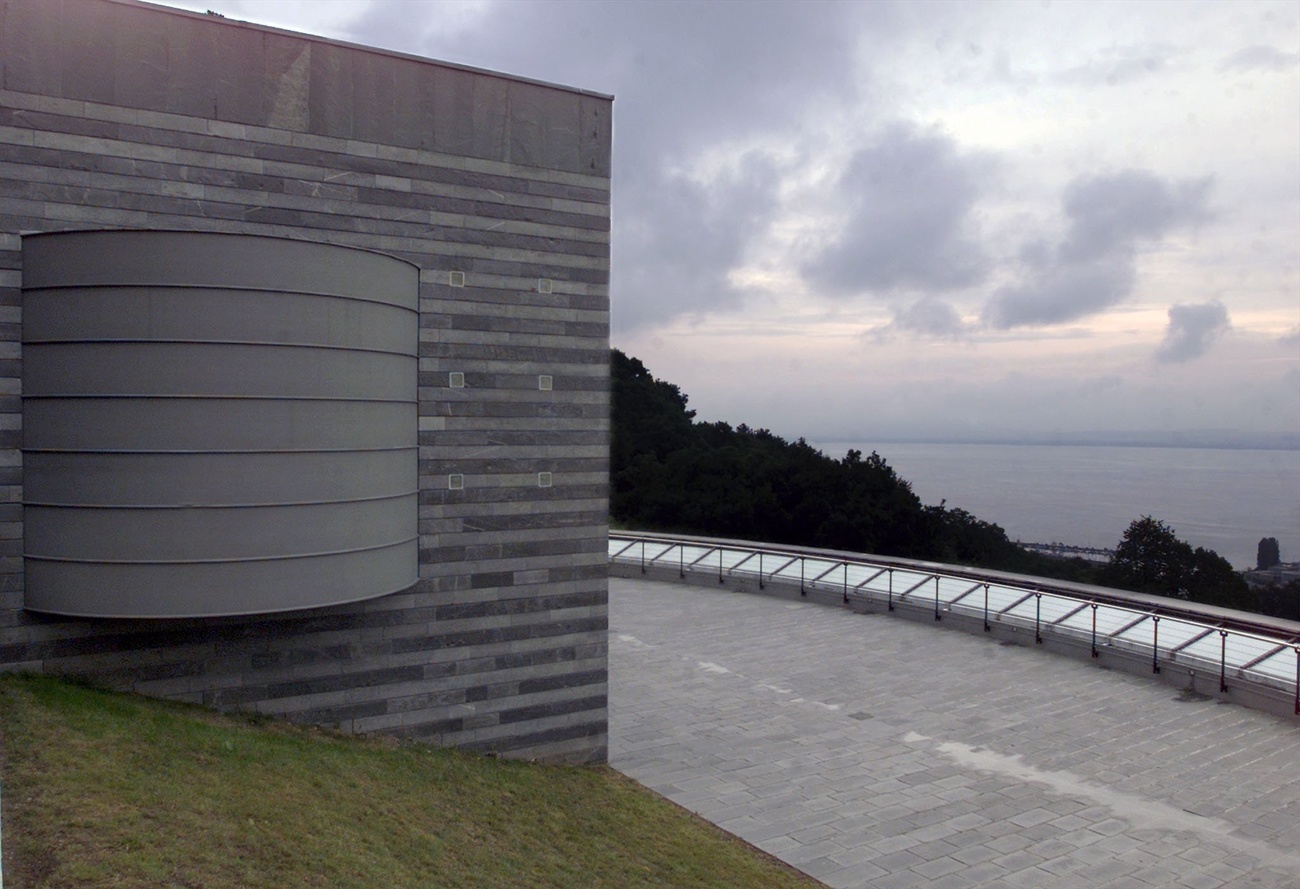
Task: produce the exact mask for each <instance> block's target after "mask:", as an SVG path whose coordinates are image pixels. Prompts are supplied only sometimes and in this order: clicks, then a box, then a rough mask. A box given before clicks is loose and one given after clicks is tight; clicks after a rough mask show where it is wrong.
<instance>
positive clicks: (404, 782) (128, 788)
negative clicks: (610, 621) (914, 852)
mask: <svg viewBox="0 0 1300 889" xmlns="http://www.w3.org/2000/svg"><path fill="white" fill-rule="evenodd" d="M0 751H2V752H3V760H2V762H0V767H2V769H3V773H2V774H0V779H2V783H3V814H4V829H3V836H4V878H5V885H6V886H7V887H14V889H54V887H59V889H62V887H69V889H71V887H79V889H80V887H87V886H114V887H131V889H134V887H140V889H144V887H150V889H153V887H159V886H169V887H170V886H175V887H204V889H236V887H239V889H246V887H268V889H271V887H274V889H294V887H321V886H329V887H356V889H372V887H385V889H400V887H411V889H415V887H420V889H427V887H431V886H437V887H443V889H454V887H464V889H484V887H530V889H531V887H556V889H572V887H578V886H581V887H609V889H622V887H632V889H636V887H643V889H644V887H700V889H728V887H734V886H771V887H779V889H795V887H804V889H809V887H814V886H820V885H821V884H820V883H817V882H816V881H814V880H812V879H811V878H809V877H807V876H805V875H803V874H801V873H798V872H797V871H794V870H793V869H791V868H789V867H787V866H786V865H784V864H782V863H781V862H779V861H777V860H776V859H774V858H771V857H769V856H767V855H765V854H763V853H761V852H758V851H757V850H755V849H753V848H752V847H750V846H748V845H746V844H744V843H742V842H740V841H739V840H737V839H735V838H734V837H731V836H730V835H728V834H726V833H724V832H723V831H722V830H720V829H718V828H716V827H714V826H713V825H710V824H707V823H705V822H703V821H701V820H700V819H698V818H695V817H694V816H692V815H691V814H690V813H688V812H686V811H685V810H683V809H680V808H678V807H677V806H674V805H673V804H672V803H669V802H668V801H666V800H664V799H663V798H661V797H659V796H656V795H655V794H652V793H650V792H649V791H647V790H645V789H644V788H642V787H640V786H639V785H637V784H635V783H634V782H632V781H631V780H629V779H627V778H625V777H623V776H622V775H620V774H618V773H617V772H615V771H613V770H611V769H608V768H581V767H559V766H543V765H536V764H530V763H522V762H505V761H500V760H495V759H489V758H487V757H483V756H474V755H468V754H462V753H457V752H455V751H451V750H440V749H435V748H430V747H424V746H416V745H410V746H398V745H396V744H395V743H391V742H389V743H385V742H384V741H381V740H368V739H364V738H356V737H344V736H340V735H336V734H331V733H326V732H322V731H316V730H309V729H303V728H298V727H295V726H291V725H287V724H285V723H279V722H273V721H269V720H261V721H256V720H253V719H250V718H248V717H242V718H241V717H230V716H222V715H219V714H214V713H211V712H209V711H205V710H202V709H200V708H198V707H190V706H183V705H178V704H173V703H166V702H162V701H154V700H149V699H146V698H141V697H138V696H134V695H122V694H113V693H109V692H104V691H98V690H95V689H92V688H86V687H83V686H80V685H75V684H71V683H68V682H66V681H63V680H59V679H54V678H49V677H38V676H24V675H12V674H11V675H6V676H0Z"/></svg>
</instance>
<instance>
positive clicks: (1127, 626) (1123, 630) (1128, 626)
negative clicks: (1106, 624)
mask: <svg viewBox="0 0 1300 889" xmlns="http://www.w3.org/2000/svg"><path fill="white" fill-rule="evenodd" d="M1152 617H1155V615H1154V614H1144V615H1142V616H1141V617H1139V618H1138V619H1137V620H1134V621H1130V622H1129V623H1126V624H1124V626H1122V627H1120V628H1119V629H1118V630H1116V631H1115V632H1113V633H1111V634H1110V635H1109V636H1107V637H1106V638H1107V639H1114V638H1115V637H1116V636H1123V635H1124V634H1125V633H1127V632H1128V631H1129V630H1131V629H1133V628H1134V627H1136V626H1137V625H1138V624H1140V623H1142V622H1143V621H1144V620H1147V619H1149V618H1152Z"/></svg>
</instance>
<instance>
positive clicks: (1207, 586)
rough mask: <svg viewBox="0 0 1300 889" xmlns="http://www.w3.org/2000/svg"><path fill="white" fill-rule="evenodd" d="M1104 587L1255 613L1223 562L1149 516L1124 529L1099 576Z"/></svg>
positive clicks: (1250, 594)
mask: <svg viewBox="0 0 1300 889" xmlns="http://www.w3.org/2000/svg"><path fill="white" fill-rule="evenodd" d="M1098 580H1099V582H1100V583H1102V584H1105V585H1106V586H1113V587H1117V588H1119V589H1124V590H1132V591H1133V592H1137V593H1151V594H1154V595H1157V596H1170V597H1173V598H1177V599H1188V600H1190V601H1193V602H1201V603H1204V604H1207V605H1219V606H1222V607H1225V608H1238V609H1242V610H1246V611H1255V610H1257V609H1258V606H1259V603H1258V601H1257V598H1256V596H1255V595H1254V593H1253V592H1252V591H1251V590H1250V588H1249V587H1248V586H1246V581H1245V580H1244V579H1242V577H1241V575H1240V574H1238V573H1237V572H1236V571H1234V570H1233V569H1232V565H1230V564H1229V563H1228V561H1227V559H1224V558H1223V557H1222V556H1220V555H1219V554H1218V553H1216V552H1214V551H1213V550H1208V549H1204V548H1202V547H1196V548H1195V549H1193V548H1192V546H1191V545H1190V544H1188V543H1185V542H1183V541H1182V540H1179V539H1178V536H1177V534H1175V533H1174V530H1173V529H1172V528H1170V527H1169V526H1168V525H1166V524H1165V523H1164V522H1162V521H1160V520H1158V519H1154V518H1152V517H1151V516H1143V517H1142V518H1140V519H1136V520H1135V521H1133V523H1132V524H1130V525H1129V526H1128V529H1127V530H1125V531H1124V536H1123V538H1122V539H1121V540H1120V542H1119V545H1118V546H1117V547H1116V548H1115V555H1114V556H1112V557H1111V560H1110V564H1108V565H1107V566H1106V567H1105V568H1104V569H1102V571H1101V574H1100V576H1099V578H1098Z"/></svg>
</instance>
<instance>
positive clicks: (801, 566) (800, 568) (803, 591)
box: [799, 556, 808, 596]
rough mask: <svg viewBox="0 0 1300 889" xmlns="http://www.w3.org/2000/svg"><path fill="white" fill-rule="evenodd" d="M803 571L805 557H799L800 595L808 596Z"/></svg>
mask: <svg viewBox="0 0 1300 889" xmlns="http://www.w3.org/2000/svg"><path fill="white" fill-rule="evenodd" d="M803 569H804V562H803V556H800V557H799V595H801V596H807V595H808V591H807V590H806V589H804V588H803V573H804V572H803Z"/></svg>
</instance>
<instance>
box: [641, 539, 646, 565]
mask: <svg viewBox="0 0 1300 889" xmlns="http://www.w3.org/2000/svg"><path fill="white" fill-rule="evenodd" d="M641 573H642V574H645V539H644V538H642V540H641Z"/></svg>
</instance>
